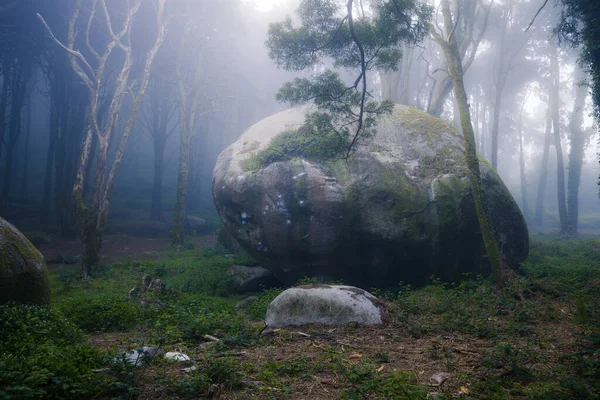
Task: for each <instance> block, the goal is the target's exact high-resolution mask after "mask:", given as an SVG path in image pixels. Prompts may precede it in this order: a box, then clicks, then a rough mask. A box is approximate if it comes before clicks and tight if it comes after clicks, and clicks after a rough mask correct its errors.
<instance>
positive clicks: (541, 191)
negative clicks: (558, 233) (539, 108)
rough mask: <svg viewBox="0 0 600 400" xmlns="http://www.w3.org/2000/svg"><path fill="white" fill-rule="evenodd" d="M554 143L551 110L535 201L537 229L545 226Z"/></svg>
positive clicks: (547, 120) (548, 117) (547, 119)
mask: <svg viewBox="0 0 600 400" xmlns="http://www.w3.org/2000/svg"><path fill="white" fill-rule="evenodd" d="M551 141H552V118H551V117H550V108H548V115H547V117H546V134H545V137H544V152H543V153H542V165H541V167H540V179H539V182H538V191H537V196H536V200H535V218H534V220H533V221H534V224H535V226H537V227H542V226H544V200H545V199H546V185H547V182H548V159H549V158H550V142H551Z"/></svg>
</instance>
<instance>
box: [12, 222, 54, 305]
mask: <svg viewBox="0 0 600 400" xmlns="http://www.w3.org/2000/svg"><path fill="white" fill-rule="evenodd" d="M9 301H14V302H16V303H29V304H48V303H49V302H50V281H49V278H48V270H47V268H46V263H45V262H44V257H43V256H42V255H41V254H40V252H39V251H38V250H37V249H36V248H35V247H34V246H33V245H32V244H31V242H29V240H27V238H26V237H25V236H24V235H23V234H22V233H21V232H19V230H18V229H17V228H15V227H14V226H13V225H12V224H10V223H9V222H7V221H6V220H4V219H3V218H0V304H4V303H7V302H9Z"/></svg>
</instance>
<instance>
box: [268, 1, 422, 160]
mask: <svg viewBox="0 0 600 400" xmlns="http://www.w3.org/2000/svg"><path fill="white" fill-rule="evenodd" d="M349 4H350V7H349V8H347V9H345V10H344V9H343V8H342V6H341V5H340V4H339V3H338V2H336V1H334V0H303V1H302V2H301V3H300V7H299V8H298V17H299V20H300V26H299V27H294V25H293V23H292V20H291V18H290V17H287V18H286V19H285V20H284V21H282V22H279V23H274V24H271V25H270V26H269V34H268V40H267V43H266V44H267V47H268V48H269V56H270V57H271V59H272V60H273V61H274V62H275V63H276V64H277V65H278V66H279V67H282V68H284V69H286V70H288V71H302V70H305V69H309V68H311V69H313V68H314V67H315V66H316V65H318V64H321V63H323V61H324V60H331V61H332V64H333V67H334V68H346V69H349V70H354V71H356V75H357V77H356V79H355V80H354V82H352V83H347V82H344V81H342V79H341V78H340V76H339V75H338V74H337V73H335V72H333V71H331V70H325V71H323V72H321V73H319V74H316V75H313V76H311V77H309V78H296V79H295V80H294V81H292V82H289V83H286V84H285V85H284V86H283V87H282V88H281V90H280V91H279V93H278V94H277V99H278V100H279V101H282V102H288V103H290V104H292V105H299V104H306V103H314V105H315V106H316V107H317V111H315V112H311V113H308V114H307V116H306V119H305V121H304V125H303V126H302V127H301V128H300V130H301V131H302V132H303V135H306V137H308V138H310V137H312V136H314V135H319V136H330V137H329V138H326V141H327V142H328V144H331V143H329V142H330V139H331V136H332V135H333V139H335V140H334V142H335V144H339V145H343V147H342V148H339V147H336V149H337V150H336V152H343V151H345V152H346V153H347V154H349V152H350V150H351V149H352V147H353V145H354V144H355V143H356V141H357V140H358V139H359V138H363V137H368V136H370V135H372V134H373V133H374V131H375V127H376V118H377V117H378V116H380V115H383V114H389V113H390V112H391V110H392V108H393V104H392V103H391V102H390V101H388V100H384V101H382V102H378V101H375V100H373V99H374V96H373V95H372V94H371V92H370V91H369V90H368V89H367V78H368V77H367V74H368V72H369V71H371V70H381V71H386V70H390V69H395V68H397V66H398V63H399V61H400V59H401V57H402V52H401V50H400V45H401V43H403V42H404V43H413V44H414V43H418V42H419V41H421V40H422V39H423V38H424V37H425V36H426V35H427V32H428V21H429V19H430V16H431V8H430V7H429V6H427V5H422V4H421V3H419V2H417V1H414V0H403V1H400V2H398V1H383V2H381V3H377V4H375V5H374V6H373V14H372V17H371V16H366V15H363V16H362V17H360V18H359V17H358V16H357V15H355V14H356V13H355V11H354V8H353V7H352V1H350V2H349ZM355 6H357V5H356V4H355ZM361 82H362V85H361Z"/></svg>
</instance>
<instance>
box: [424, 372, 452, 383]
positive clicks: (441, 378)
mask: <svg viewBox="0 0 600 400" xmlns="http://www.w3.org/2000/svg"><path fill="white" fill-rule="evenodd" d="M449 376H450V374H448V373H446V372H438V373H436V374H433V375H432V376H431V378H429V379H431V380H432V381H433V382H434V383H435V384H437V385H440V386H441V385H442V384H443V383H444V382H446V380H447V379H448V377H449Z"/></svg>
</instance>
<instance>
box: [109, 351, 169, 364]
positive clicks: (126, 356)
mask: <svg viewBox="0 0 600 400" xmlns="http://www.w3.org/2000/svg"><path fill="white" fill-rule="evenodd" d="M157 352H158V347H157V346H144V347H142V348H140V349H131V350H128V351H126V352H125V353H123V354H121V355H120V356H118V357H115V358H114V361H124V362H126V363H128V364H131V365H135V366H136V367H139V366H141V365H143V364H144V363H145V360H146V359H147V358H151V357H154V355H155V354H156V353H157Z"/></svg>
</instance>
